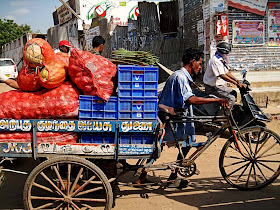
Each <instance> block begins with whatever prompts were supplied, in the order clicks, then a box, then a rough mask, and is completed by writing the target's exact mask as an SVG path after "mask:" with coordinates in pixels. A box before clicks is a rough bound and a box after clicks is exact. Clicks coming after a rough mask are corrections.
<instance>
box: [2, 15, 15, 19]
mask: <svg viewBox="0 0 280 210" xmlns="http://www.w3.org/2000/svg"><path fill="white" fill-rule="evenodd" d="M4 19H7V20H16V17H15V16H13V15H7V16H6V17H4Z"/></svg>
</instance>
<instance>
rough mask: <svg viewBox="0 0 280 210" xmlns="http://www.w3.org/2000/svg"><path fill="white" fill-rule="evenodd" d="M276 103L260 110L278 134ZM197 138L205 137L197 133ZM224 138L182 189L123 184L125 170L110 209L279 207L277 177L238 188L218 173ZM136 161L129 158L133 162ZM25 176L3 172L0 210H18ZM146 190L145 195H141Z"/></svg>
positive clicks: (172, 154)
mask: <svg viewBox="0 0 280 210" xmlns="http://www.w3.org/2000/svg"><path fill="white" fill-rule="evenodd" d="M8 90H10V88H8V87H7V86H6V85H4V84H2V83H0V92H3V91H8ZM279 105H280V103H279V104H278V105H277V104H273V106H272V105H270V106H268V108H266V109H264V111H265V112H266V113H270V114H272V116H273V120H272V122H269V123H267V126H268V128H270V129H271V130H273V131H274V132H276V133H278V135H280V118H279V115H278V114H279V113H280V106H279ZM198 139H205V136H202V135H199V136H198ZM225 141H226V138H225V137H224V138H219V139H218V140H217V141H216V142H214V144H213V145H211V146H210V147H209V149H207V150H206V151H205V152H204V154H203V155H202V156H201V157H199V158H198V159H197V161H196V165H197V169H198V170H199V171H200V174H199V175H194V176H192V177H190V178H189V181H190V185H189V186H188V187H187V188H184V189H182V190H179V189H176V188H170V189H162V188H160V187H159V186H153V187H149V188H145V189H141V188H134V187H131V186H129V185H128V184H127V183H130V182H134V181H135V180H136V179H137V177H134V176H133V173H127V174H126V175H124V176H122V177H121V178H120V180H119V187H120V192H119V193H118V196H117V199H116V203H115V204H116V205H115V207H114V208H113V209H114V210H127V209H130V210H133V209H147V210H179V209H207V210H208V209H227V210H229V209H230V210H231V209H241V210H242V209H244V210H247V209H277V210H278V209H279V206H280V190H279V189H280V188H279V187H280V177H278V179H277V180H276V181H274V183H273V184H271V185H270V186H268V187H266V188H264V189H261V190H257V191H240V190H237V189H234V188H232V187H231V186H230V185H229V184H227V183H226V182H225V181H224V180H223V178H222V176H221V174H220V172H219V166H218V163H219V154H220V151H221V148H222V146H223V145H224V143H225ZM177 153H178V152H177V150H176V149H175V148H172V147H171V148H168V147H164V150H163V152H162V155H161V157H160V158H159V159H158V160H157V161H156V162H155V163H154V164H160V163H163V162H169V161H174V160H175V159H176V157H177ZM135 161H136V160H129V163H134V162H135ZM14 164H15V165H14V168H15V169H18V170H20V169H21V170H24V171H30V170H31V169H32V168H33V167H34V166H35V165H36V164H37V163H36V162H34V161H33V160H27V159H22V160H19V161H18V162H15V163H14ZM169 173H170V171H157V172H155V173H153V172H151V171H150V172H149V173H148V178H149V179H150V180H153V181H159V180H163V181H164V180H166V179H167V177H168V176H169ZM26 178H27V176H26V175H19V174H12V173H7V180H6V183H5V185H4V187H3V189H2V190H1V191H0V209H22V208H23V204H22V191H23V186H24V181H25V179H26ZM141 193H146V194H147V195H148V198H142V197H141V196H140V194H141Z"/></svg>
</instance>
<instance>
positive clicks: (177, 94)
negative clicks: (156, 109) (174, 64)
mask: <svg viewBox="0 0 280 210" xmlns="http://www.w3.org/2000/svg"><path fill="white" fill-rule="evenodd" d="M192 82H193V79H192V78H191V76H190V74H189V72H188V71H187V70H186V69H185V68H184V67H182V68H181V69H180V70H177V71H175V72H174V73H173V74H172V75H171V76H170V77H169V78H168V79H167V81H166V83H165V86H164V88H163V91H162V93H161V95H160V97H159V104H163V105H166V106H169V107H173V108H183V109H186V108H188V106H186V105H185V101H187V100H188V99H189V98H190V97H191V96H193V95H194V94H193V92H192V89H191V86H190V84H191V83H192Z"/></svg>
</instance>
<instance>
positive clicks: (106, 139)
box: [79, 133, 115, 144]
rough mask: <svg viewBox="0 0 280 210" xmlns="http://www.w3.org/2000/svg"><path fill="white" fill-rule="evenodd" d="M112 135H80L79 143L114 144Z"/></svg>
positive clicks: (113, 135)
mask: <svg viewBox="0 0 280 210" xmlns="http://www.w3.org/2000/svg"><path fill="white" fill-rule="evenodd" d="M114 138H115V134H114V133H80V134H79V143H91V144H114Z"/></svg>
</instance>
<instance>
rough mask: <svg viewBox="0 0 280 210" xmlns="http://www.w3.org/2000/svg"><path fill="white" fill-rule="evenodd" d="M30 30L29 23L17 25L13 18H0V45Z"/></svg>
mask: <svg viewBox="0 0 280 210" xmlns="http://www.w3.org/2000/svg"><path fill="white" fill-rule="evenodd" d="M28 32H31V28H30V26H29V25H26V24H25V25H18V24H16V23H15V22H14V20H8V19H4V20H2V19H0V46H2V45H4V44H6V43H9V42H11V41H13V40H15V39H17V38H19V37H21V36H22V35H24V34H26V33H28Z"/></svg>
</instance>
